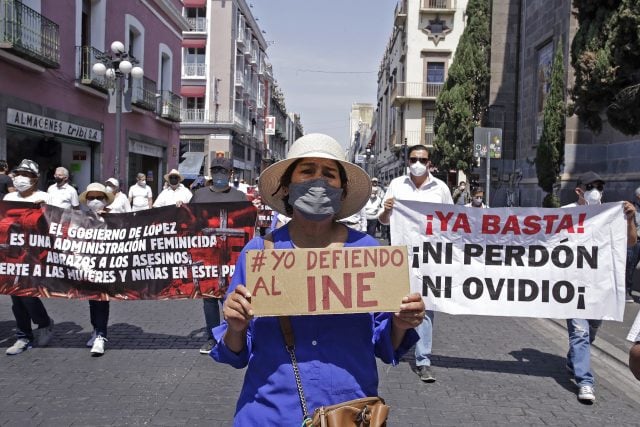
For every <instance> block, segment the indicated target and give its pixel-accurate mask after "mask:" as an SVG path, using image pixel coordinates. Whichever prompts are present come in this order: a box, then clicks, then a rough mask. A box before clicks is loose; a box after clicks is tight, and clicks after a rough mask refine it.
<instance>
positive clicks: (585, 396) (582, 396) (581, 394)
mask: <svg viewBox="0 0 640 427" xmlns="http://www.w3.org/2000/svg"><path fill="white" fill-rule="evenodd" d="M578 400H582V401H585V402H591V403H593V402H595V401H596V395H595V393H594V392H593V387H591V386H590V385H583V386H582V387H580V389H579V390H578Z"/></svg>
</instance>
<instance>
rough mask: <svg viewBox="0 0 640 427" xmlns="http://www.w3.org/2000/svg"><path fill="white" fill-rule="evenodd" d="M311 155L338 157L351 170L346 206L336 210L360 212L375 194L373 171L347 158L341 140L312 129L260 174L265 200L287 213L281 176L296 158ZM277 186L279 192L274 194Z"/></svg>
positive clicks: (341, 214)
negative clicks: (369, 173)
mask: <svg viewBox="0 0 640 427" xmlns="http://www.w3.org/2000/svg"><path fill="white" fill-rule="evenodd" d="M307 157H319V158H322V159H331V160H335V161H337V162H338V163H340V164H341V165H342V167H343V168H344V170H345V171H346V173H347V185H346V188H347V194H346V198H345V199H343V200H342V207H341V208H340V211H338V213H337V214H336V216H335V219H342V218H346V217H348V216H351V215H353V214H354V213H356V212H360V210H361V209H362V207H363V206H364V205H365V204H366V203H367V200H368V199H369V196H371V180H370V179H369V175H368V174H367V173H366V172H365V171H364V170H363V169H362V168H361V167H359V166H356V165H354V164H353V163H350V162H348V161H347V160H346V157H345V154H344V149H343V148H342V146H340V144H339V143H338V141H336V140H335V139H333V138H331V137H330V136H328V135H323V134H320V133H311V134H308V135H305V136H303V137H301V138H298V139H297V140H296V141H295V142H294V143H293V145H292V146H291V149H290V150H289V153H287V158H286V159H285V160H281V161H279V162H277V163H274V164H273V165H271V166H269V167H268V168H267V169H265V170H264V171H263V172H262V174H260V181H259V183H258V188H259V190H260V194H261V196H262V201H263V202H264V203H265V204H267V205H268V206H271V208H273V209H275V210H276V211H278V212H280V213H282V214H284V215H287V212H286V209H285V204H284V201H283V200H282V198H283V197H284V195H285V194H284V189H283V188H280V189H279V190H278V187H279V186H280V178H282V175H284V173H285V171H286V170H287V168H288V167H289V166H290V165H291V164H292V163H293V162H295V161H296V160H297V159H302V158H307ZM276 190H278V192H277V193H276V194H273V193H274V192H275V191H276Z"/></svg>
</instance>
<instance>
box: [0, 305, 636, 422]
mask: <svg viewBox="0 0 640 427" xmlns="http://www.w3.org/2000/svg"><path fill="white" fill-rule="evenodd" d="M45 305H46V306H47V309H48V310H49V312H50V315H51V316H52V317H53V318H54V319H55V320H56V336H55V338H54V340H53V342H52V343H51V345H50V346H49V347H46V348H34V349H32V350H29V351H28V352H26V353H24V354H21V355H18V356H12V357H9V356H4V355H2V356H1V359H0V360H2V369H1V371H0V372H1V373H0V377H1V381H2V384H3V385H4V387H2V388H1V389H0V425H3V426H4V425H20V426H25V425H50V426H66V425H132V424H133V425H143V424H144V425H185V424H188V425H209V426H211V425H214V426H216V425H221V426H222V425H225V426H226V425H230V424H231V421H232V417H233V411H234V405H235V400H236V397H237V395H238V390H239V388H240V385H241V380H242V376H243V373H244V372H243V371H238V370H234V369H232V368H230V367H227V366H223V365H219V364H216V363H214V362H213V361H212V360H211V359H210V358H209V357H208V356H202V355H200V354H199V353H198V348H199V347H200V345H201V343H202V341H203V338H202V332H203V330H202V328H201V323H202V304H201V302H200V301H136V302H115V303H112V304H111V327H110V336H109V343H108V347H107V353H106V354H105V355H104V356H103V357H101V358H92V357H90V355H89V350H88V349H87V348H86V347H85V346H84V344H85V341H86V340H87V339H88V337H89V333H90V324H89V308H88V303H87V302H86V301H73V300H71V301H67V300H55V299H52V300H45ZM634 308H635V307H634ZM13 327H14V321H13V316H12V314H11V302H10V299H9V297H7V296H0V350H1V351H2V352H3V353H4V350H5V348H6V347H7V346H8V345H10V343H12V342H13V336H12V335H13V330H12V328H13ZM599 340H600V339H599ZM435 348H436V351H435V354H436V356H434V365H435V372H436V375H437V378H438V381H437V382H436V383H435V384H422V383H421V382H420V381H418V379H417V377H416V375H415V374H414V373H413V372H412V371H411V357H407V358H406V359H405V360H404V361H403V362H402V363H401V364H400V365H399V366H398V367H395V368H394V367H389V366H386V365H380V368H379V371H380V376H381V387H380V394H381V395H382V396H384V397H385V398H386V400H387V402H388V403H389V404H390V405H391V406H392V412H391V418H390V423H389V424H390V425H393V426H412V425H413V426H428V425H434V426H435V425H438V426H440V425H456V426H459V425H492V426H493V425H517V426H524V425H558V426H573V425H576V426H578V425H580V426H588V425H593V426H601V425H616V426H623V425H640V411H638V405H639V404H640V384H637V383H636V382H635V380H633V381H632V377H631V374H630V373H629V372H628V371H627V370H626V368H624V367H622V366H621V364H620V362H618V361H616V360H613V359H612V358H611V357H609V356H608V355H607V354H605V353H601V352H599V351H598V352H597V353H598V355H597V357H595V359H596V360H595V362H594V363H595V372H596V376H597V380H598V383H597V388H596V392H597V398H598V400H597V402H596V403H595V404H594V405H591V406H589V405H583V404H580V403H579V402H578V401H577V400H576V397H575V386H574V385H573V383H572V382H571V381H570V379H569V377H568V375H567V373H566V371H565V368H564V363H565V361H564V354H565V352H566V337H565V332H563V331H562V329H561V328H560V327H559V326H557V325H556V324H555V323H553V322H550V321H548V320H536V319H518V318H492V317H472V316H464V317H463V316H461V317H454V316H448V315H437V316H436V330H435ZM354 357H356V356H355V355H354Z"/></svg>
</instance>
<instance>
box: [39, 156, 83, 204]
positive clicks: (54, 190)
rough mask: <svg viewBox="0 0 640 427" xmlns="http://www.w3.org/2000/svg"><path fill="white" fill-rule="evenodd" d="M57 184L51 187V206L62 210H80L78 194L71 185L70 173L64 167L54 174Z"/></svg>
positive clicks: (57, 169)
mask: <svg viewBox="0 0 640 427" xmlns="http://www.w3.org/2000/svg"><path fill="white" fill-rule="evenodd" d="M53 179H55V181H56V183H55V184H52V185H50V186H49V189H48V190H47V193H49V194H50V195H51V202H50V203H49V204H50V205H53V206H57V207H59V208H62V209H69V208H73V209H78V208H79V207H80V202H79V201H78V192H77V191H76V189H75V188H73V187H72V186H71V185H70V184H69V171H68V170H67V168H63V167H62V166H60V167H57V168H56V171H55V173H54V174H53Z"/></svg>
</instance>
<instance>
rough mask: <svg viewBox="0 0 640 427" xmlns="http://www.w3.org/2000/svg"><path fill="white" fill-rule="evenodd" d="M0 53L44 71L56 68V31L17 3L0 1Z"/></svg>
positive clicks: (58, 39) (55, 26)
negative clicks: (16, 57)
mask: <svg viewBox="0 0 640 427" xmlns="http://www.w3.org/2000/svg"><path fill="white" fill-rule="evenodd" d="M0 49H9V50H11V51H12V52H13V53H15V54H16V55H18V56H20V57H22V58H25V59H28V60H30V61H32V62H35V63H37V64H40V65H43V66H45V67H48V68H58V67H59V66H60V29H59V27H58V24H56V23H55V22H53V21H51V20H49V19H47V18H45V17H44V16H42V15H40V14H39V13H38V12H36V11H35V10H33V9H31V8H30V7H27V6H25V5H24V4H22V2H20V1H18V0H0Z"/></svg>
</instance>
